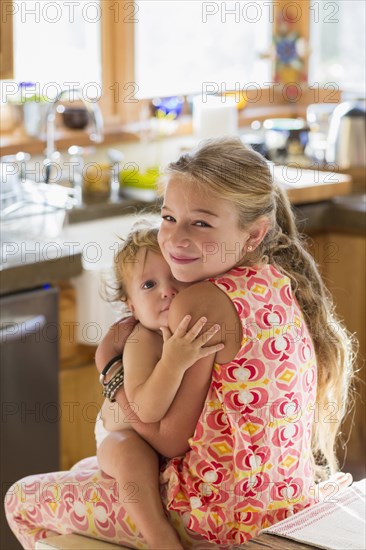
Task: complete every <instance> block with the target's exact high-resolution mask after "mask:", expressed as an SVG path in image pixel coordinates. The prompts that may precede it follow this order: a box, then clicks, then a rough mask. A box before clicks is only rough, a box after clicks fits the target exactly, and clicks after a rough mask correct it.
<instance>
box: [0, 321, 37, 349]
mask: <svg viewBox="0 0 366 550" xmlns="http://www.w3.org/2000/svg"><path fill="white" fill-rule="evenodd" d="M45 324H46V317H45V316H44V315H36V316H35V317H14V318H13V319H11V318H10V319H9V320H6V321H3V320H2V321H1V324H0V327H1V328H0V344H5V343H6V342H12V341H14V340H22V341H23V340H25V338H26V337H27V336H28V335H30V334H36V333H37V332H39V331H40V330H41V329H42V328H43V327H44V325H45Z"/></svg>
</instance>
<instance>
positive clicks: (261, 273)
mask: <svg viewBox="0 0 366 550" xmlns="http://www.w3.org/2000/svg"><path fill="white" fill-rule="evenodd" d="M211 281H212V282H213V283H214V284H216V285H217V286H218V288H220V289H221V290H222V291H223V292H225V293H226V294H227V295H228V296H229V297H230V299H231V300H232V302H233V304H234V306H235V308H236V311H237V313H238V315H239V318H240V320H241V324H242V331H243V337H242V343H241V344H242V345H241V349H240V351H239V353H238V354H237V356H236V357H235V359H234V360H233V361H230V362H229V363H226V364H218V363H216V364H215V365H214V369H213V376H212V382H211V386H210V389H209V392H208V396H207V400H206V404H205V408H204V410H203V412H202V414H201V417H200V420H199V422H198V424H197V427H196V431H195V433H194V435H193V437H192V438H191V440H190V446H191V451H190V452H189V453H187V454H186V455H185V456H184V457H182V458H176V459H174V460H172V461H170V462H169V463H168V465H167V467H166V469H165V471H164V472H163V474H162V478H161V479H162V482H165V483H167V484H168V499H169V500H168V508H170V509H172V510H176V511H180V512H186V513H187V512H189V514H190V519H189V523H188V527H189V528H190V529H192V530H193V531H194V532H196V533H200V534H201V535H202V536H203V537H204V538H205V539H207V540H209V541H212V542H215V543H226V544H242V543H244V542H245V541H247V540H248V539H250V538H252V537H254V536H255V535H257V534H258V532H259V530H260V529H263V528H264V527H267V526H269V525H271V524H273V523H276V522H278V521H280V520H282V519H284V518H286V517H288V516H289V515H290V514H293V513H296V512H297V511H299V510H301V509H303V508H304V507H306V506H308V505H310V504H311V503H312V502H313V499H312V497H311V496H310V494H311V489H312V487H313V483H314V480H313V461H312V454H311V432H312V423H313V411H314V405H315V397H316V380H317V367H316V359H315V353H314V348H313V343H312V339H311V337H310V334H309V332H308V329H307V327H306V324H305V321H304V318H303V315H302V313H301V311H300V309H299V306H298V304H297V301H296V299H295V298H294V296H293V293H292V290H291V284H290V280H289V278H288V277H286V276H284V275H282V274H281V273H279V272H278V271H277V270H276V269H275V268H274V267H273V266H270V265H265V266H263V267H261V268H244V267H243V268H236V269H233V270H231V271H230V272H229V273H227V274H225V275H224V276H223V277H222V278H218V279H212V280H211Z"/></svg>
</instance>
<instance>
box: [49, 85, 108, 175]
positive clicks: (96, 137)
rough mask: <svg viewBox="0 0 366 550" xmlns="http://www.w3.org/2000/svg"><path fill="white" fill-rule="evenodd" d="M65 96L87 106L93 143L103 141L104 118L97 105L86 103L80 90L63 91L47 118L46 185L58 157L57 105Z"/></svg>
mask: <svg viewBox="0 0 366 550" xmlns="http://www.w3.org/2000/svg"><path fill="white" fill-rule="evenodd" d="M65 94H69V96H70V97H71V98H72V100H73V101H74V100H75V99H79V100H81V101H82V102H83V104H84V105H85V108H86V109H87V111H88V113H89V116H90V120H91V122H92V129H91V132H90V133H89V136H90V139H91V141H94V142H95V143H101V142H102V141H103V138H104V136H103V117H102V113H101V110H100V108H99V106H98V105H97V103H94V102H91V101H86V100H85V99H84V97H83V94H82V91H81V90H80V89H79V88H73V89H72V90H62V91H61V92H60V93H59V94H58V95H57V96H56V97H55V99H54V100H53V101H52V103H51V104H50V106H49V109H48V112H47V118H46V158H45V160H44V165H45V168H46V173H45V183H48V182H49V180H50V175H51V163H52V161H54V160H55V157H56V156H57V151H56V148H55V120H56V109H57V104H58V103H59V102H60V101H61V99H62V98H63V96H64V95H65Z"/></svg>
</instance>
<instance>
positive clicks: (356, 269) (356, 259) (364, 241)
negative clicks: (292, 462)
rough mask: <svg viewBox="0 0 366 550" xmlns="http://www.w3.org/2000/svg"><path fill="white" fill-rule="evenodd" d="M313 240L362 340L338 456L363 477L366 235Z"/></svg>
mask: <svg viewBox="0 0 366 550" xmlns="http://www.w3.org/2000/svg"><path fill="white" fill-rule="evenodd" d="M312 240H313V245H312V253H313V254H314V256H315V258H316V260H317V261H318V263H319V267H320V271H321V274H322V276H323V279H324V281H325V283H326V285H327V287H328V289H329V290H330V292H331V293H332V295H333V298H334V302H335V306H336V312H337V314H338V316H340V317H341V318H342V319H343V322H344V324H345V325H346V327H347V329H348V330H349V331H350V332H352V333H353V334H355V336H356V337H357V339H358V341H359V352H358V358H357V367H356V368H357V369H358V372H357V377H356V379H355V383H354V386H355V392H354V395H353V401H354V403H353V407H352V409H351V410H350V412H349V413H348V414H347V416H346V418H345V420H344V423H343V426H342V436H341V440H340V442H339V445H338V457H339V461H340V466H341V467H342V469H343V470H344V471H349V472H351V473H352V474H353V476H354V478H355V479H360V478H363V477H365V476H366V462H365V441H366V415H365V406H366V391H365V390H366V376H365V358H366V330H365V328H366V327H365V312H366V296H365V266H366V258H365V249H366V237H365V236H364V235H358V234H347V233H337V232H331V233H322V234H319V235H315V236H312Z"/></svg>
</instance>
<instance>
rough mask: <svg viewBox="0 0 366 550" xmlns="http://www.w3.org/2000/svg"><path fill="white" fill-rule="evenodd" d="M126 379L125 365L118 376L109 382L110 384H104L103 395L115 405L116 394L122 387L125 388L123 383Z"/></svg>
mask: <svg viewBox="0 0 366 550" xmlns="http://www.w3.org/2000/svg"><path fill="white" fill-rule="evenodd" d="M124 378H125V374H124V369H123V365H121V367H120V369H119V370H118V371H117V372H116V374H115V375H114V376H113V378H111V380H110V381H109V382H108V384H104V389H103V395H104V397H106V398H107V399H109V401H110V402H111V403H114V402H115V400H116V393H117V391H118V390H119V388H120V387H121V386H123V381H124Z"/></svg>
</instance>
